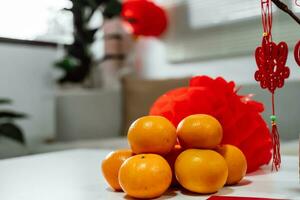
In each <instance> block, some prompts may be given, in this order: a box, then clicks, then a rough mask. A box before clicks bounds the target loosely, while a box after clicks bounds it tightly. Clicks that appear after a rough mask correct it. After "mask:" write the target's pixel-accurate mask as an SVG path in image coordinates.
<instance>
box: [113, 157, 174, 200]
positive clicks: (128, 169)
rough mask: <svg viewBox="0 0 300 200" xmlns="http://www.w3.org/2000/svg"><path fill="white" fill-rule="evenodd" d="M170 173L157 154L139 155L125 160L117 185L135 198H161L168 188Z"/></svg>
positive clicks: (162, 159)
mask: <svg viewBox="0 0 300 200" xmlns="http://www.w3.org/2000/svg"><path fill="white" fill-rule="evenodd" d="M171 180H172V171H171V168H170V166H169V164H168V162H167V161H166V160H165V159H164V158H163V157H161V156H160V155H157V154H139V155H135V156H132V157H131V158H129V159H127V160H126V161H125V162H124V163H123V164H122V166H121V168H120V171H119V183H120V185H121V187H122V189H123V191H124V192H125V193H127V194H128V195H129V196H132V197H135V198H154V197H158V196H161V195H162V194H163V193H164V192H165V191H166V190H167V189H168V187H169V186H170V184H171Z"/></svg>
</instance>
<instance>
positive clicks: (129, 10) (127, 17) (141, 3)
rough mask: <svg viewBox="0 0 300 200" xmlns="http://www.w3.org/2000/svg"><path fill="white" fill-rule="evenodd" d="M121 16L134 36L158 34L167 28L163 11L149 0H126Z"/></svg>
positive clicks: (155, 35) (156, 35)
mask: <svg viewBox="0 0 300 200" xmlns="http://www.w3.org/2000/svg"><path fill="white" fill-rule="evenodd" d="M121 16H122V19H123V22H124V25H125V28H126V29H127V30H129V32H130V33H131V34H133V35H135V36H154V37H158V36H160V35H161V34H162V33H163V32H164V31H165V30H166V28H167V25H168V21H167V16H166V13H165V11H164V10H163V9H162V8H161V7H159V6H157V5H156V4H155V3H153V2H151V1H149V0H126V1H124V2H123V5H122V12H121Z"/></svg>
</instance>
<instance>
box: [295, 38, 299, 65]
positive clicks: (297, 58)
mask: <svg viewBox="0 0 300 200" xmlns="http://www.w3.org/2000/svg"><path fill="white" fill-rule="evenodd" d="M294 57H295V61H296V63H297V64H298V66H299V67H300V40H299V41H298V42H297V44H296V46H295V48H294Z"/></svg>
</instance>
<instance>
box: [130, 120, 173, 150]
mask: <svg viewBox="0 0 300 200" xmlns="http://www.w3.org/2000/svg"><path fill="white" fill-rule="evenodd" d="M127 139H128V142H129V145H130V147H131V149H132V151H133V152H134V153H136V154H140V153H156V154H161V155H165V154H167V153H169V152H170V151H171V150H172V148H173V147H174V145H175V143H176V139H177V137H176V129H175V127H174V125H173V124H172V123H171V122H170V121H169V120H167V119H166V118H164V117H161V116H145V117H141V118H139V119H137V120H136V121H135V122H133V123H132V124H131V126H130V127H129V130H128V134H127Z"/></svg>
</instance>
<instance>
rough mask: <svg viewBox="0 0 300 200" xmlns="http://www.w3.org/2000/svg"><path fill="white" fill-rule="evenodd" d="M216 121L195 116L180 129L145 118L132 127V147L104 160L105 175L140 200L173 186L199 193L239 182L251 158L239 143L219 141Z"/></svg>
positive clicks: (220, 132) (158, 119)
mask: <svg viewBox="0 0 300 200" xmlns="http://www.w3.org/2000/svg"><path fill="white" fill-rule="evenodd" d="M222 136H223V130H222V126H221V124H220V123H219V121H218V120H217V119H215V118H214V117H212V116H210V115H205V114H196V115H190V116H188V117H186V118H184V119H183V120H182V121H181V122H180V123H179V124H178V126H177V128H176V127H174V125H173V124H172V123H171V122H170V121H169V120H168V119H166V118H164V117H161V116H145V117H141V118H139V119H137V120H136V121H135V122H133V123H132V124H131V126H130V128H129V130H128V135H127V139H128V143H129V145H130V148H131V149H126V150H117V151H113V152H111V153H110V154H108V155H107V157H106V158H105V159H104V160H103V161H102V174H103V176H104V177H105V179H106V181H107V183H108V184H109V185H110V186H111V187H112V188H113V189H114V190H116V191H124V192H125V193H126V194H127V195H129V196H131V197H135V198H154V197H159V196H161V195H163V194H164V192H165V191H166V190H167V189H168V188H170V187H172V186H179V185H180V186H182V187H183V188H185V189H186V190H189V191H191V192H195V193H200V194H211V193H214V192H217V191H218V190H220V189H221V188H222V187H224V186H225V185H234V184H237V183H238V182H239V181H240V180H242V178H243V177H244V176H245V174H246V171H247V162H246V158H245V156H244V154H243V153H242V151H240V150H239V149H238V148H237V147H235V146H233V145H229V144H222V145H221V144H220V143H221V141H222Z"/></svg>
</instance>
